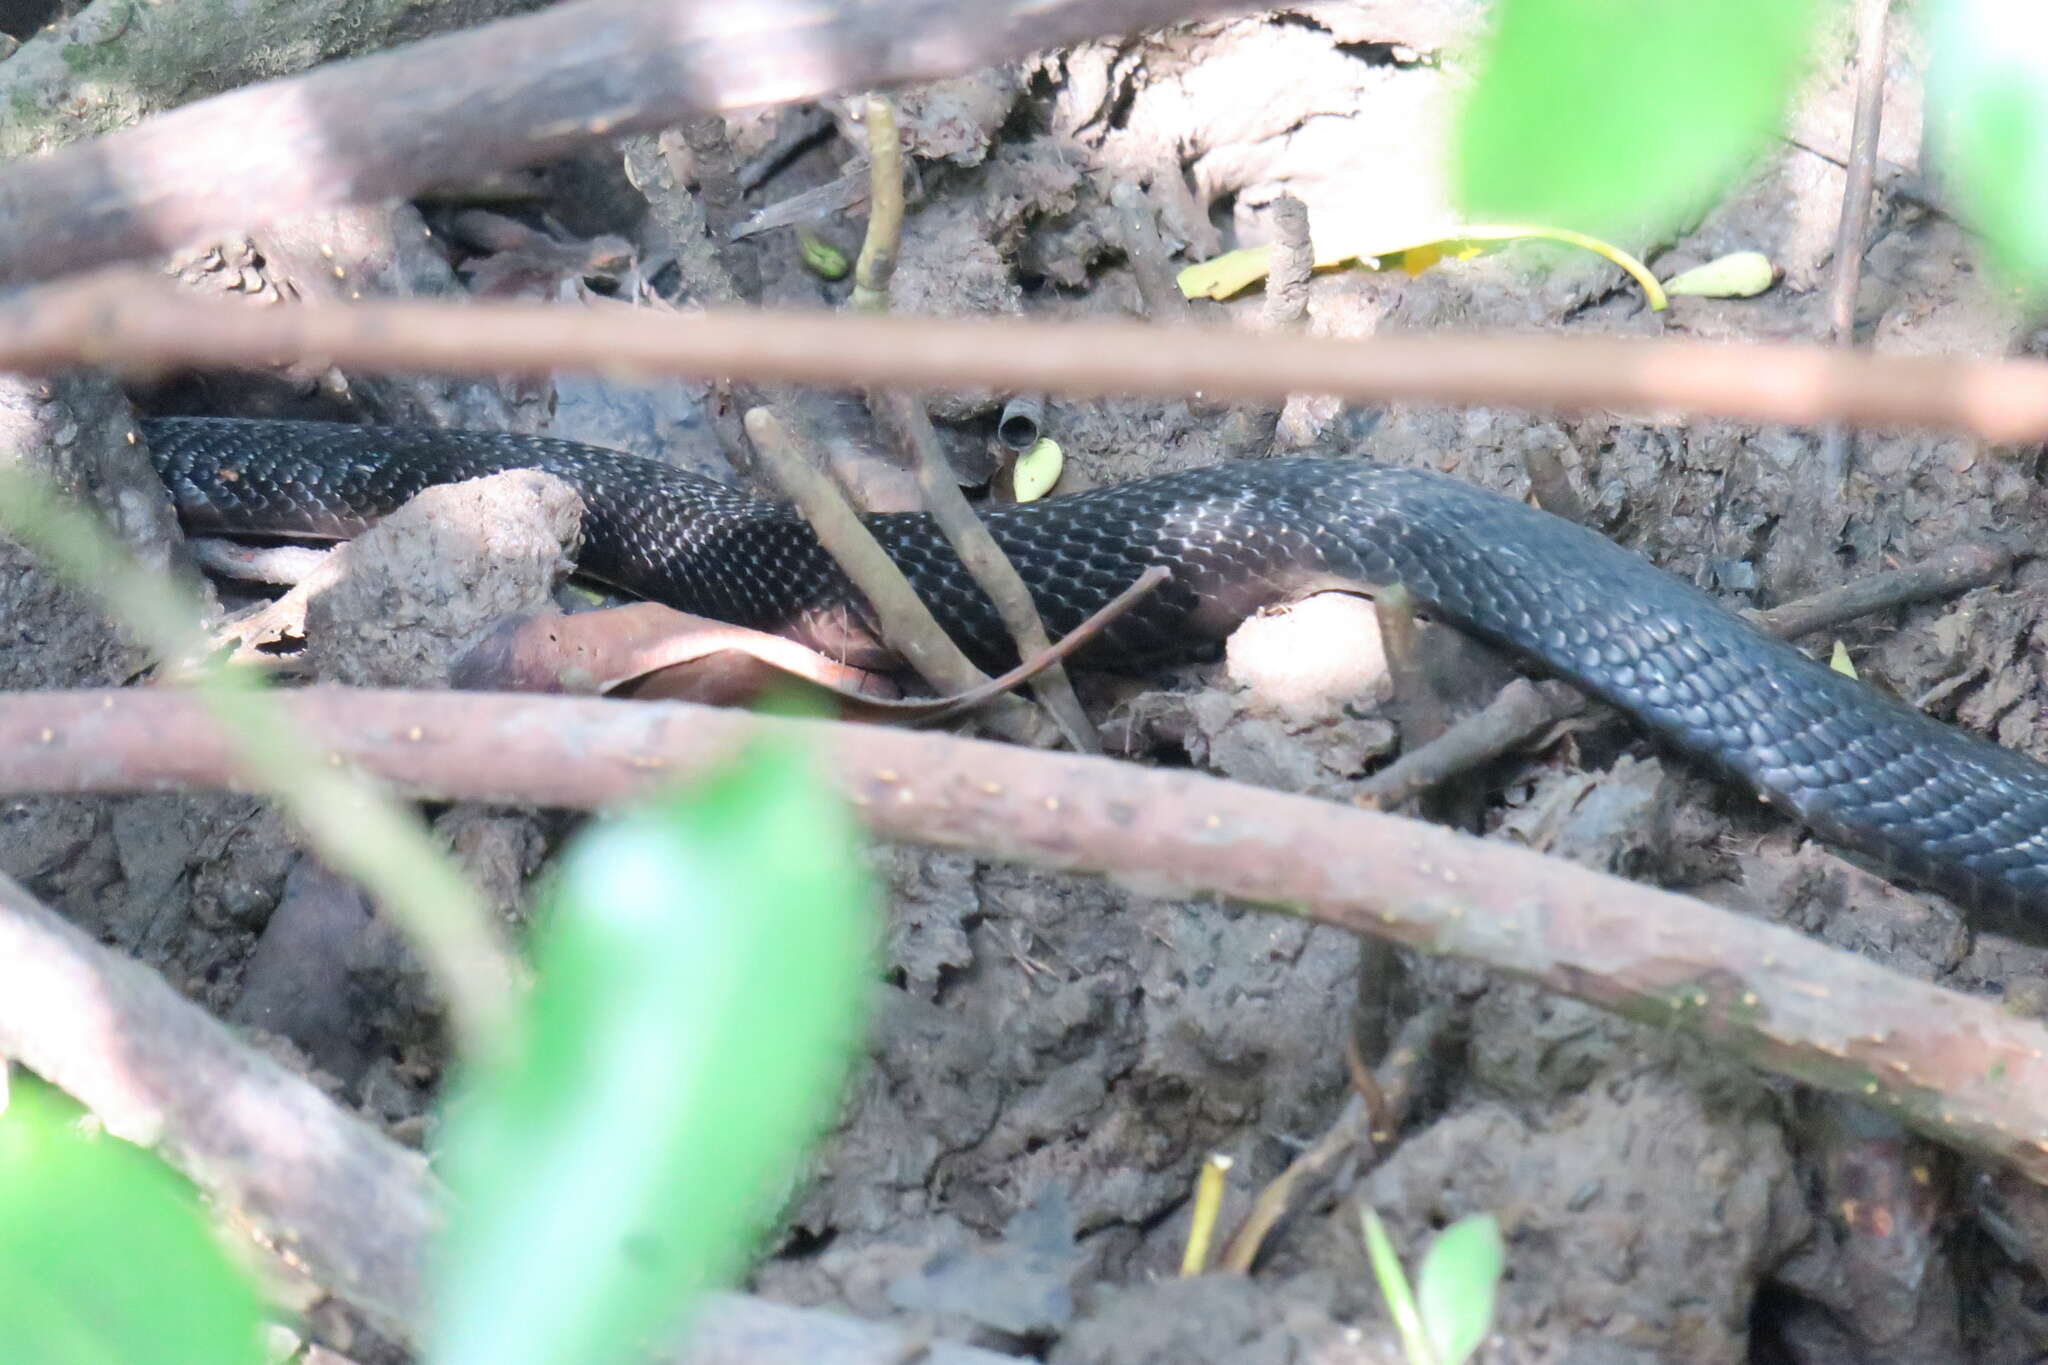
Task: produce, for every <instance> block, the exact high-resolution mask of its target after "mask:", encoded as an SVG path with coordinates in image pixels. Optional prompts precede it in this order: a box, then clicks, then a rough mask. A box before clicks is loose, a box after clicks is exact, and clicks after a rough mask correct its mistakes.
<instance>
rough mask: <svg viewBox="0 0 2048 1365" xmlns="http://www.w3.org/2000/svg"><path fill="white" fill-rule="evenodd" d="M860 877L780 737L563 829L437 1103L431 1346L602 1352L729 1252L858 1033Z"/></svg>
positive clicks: (767, 1204)
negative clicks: (513, 1011)
mask: <svg viewBox="0 0 2048 1365" xmlns="http://www.w3.org/2000/svg"><path fill="white" fill-rule="evenodd" d="M872 901H873V895H872V891H871V888H870V886H869V884H868V880H867V876H866V873H865V870H864V865H863V864H862V862H861V860H860V858H859V854H858V844H857V841H856V837H855V832H854V827H853V823H852V821H851V819H850V818H849V816H848V814H847V812H846V811H845V809H844V808H843V807H842V806H841V805H840V804H839V803H838V801H837V800H836V799H835V798H833V797H832V796H831V795H830V794H829V793H828V792H827V790H826V788H825V786H824V785H823V783H822V782H821V781H820V780H819V779H818V777H817V776H816V774H815V773H813V772H812V771H811V768H810V764H809V763H808V762H807V761H805V760H804V758H803V757H802V756H801V755H799V754H797V753H794V752H791V751H790V750H788V749H785V748H780V747H777V748H764V749H761V750H759V751H756V752H755V753H753V754H752V755H751V756H749V757H748V758H747V759H746V760H745V761H743V762H742V763H740V764H739V765H738V766H737V767H736V768H735V769H733V770H732V771H730V772H728V773H727V774H725V775H724V776H722V777H719V778H717V779H716V780H713V781H710V782H707V783H705V784H704V785H703V786H702V787H701V788H700V789H698V790H696V791H693V792H691V793H688V794H685V795H682V796H678V797H675V798H671V799H669V800H666V801H662V802H660V803H657V804H654V805H651V806H649V807H647V808H645V809H642V810H639V811H637V812H634V813H631V814H628V815H625V816H623V817H621V818H619V819H616V820H613V821H610V822H607V823H605V824H602V825H597V826H593V827H592V828H590V829H589V830H587V831H585V832H584V833H583V834H582V835H581V836H580V837H579V838H578V839H577V840H576V842H575V844H574V845H573V846H572V848H571V849H570V850H569V852H568V853H567V854H566V855H565V857H564V859H563V864H562V868H561V871H560V875H559V879H558V881H557V884H556V886H555V888H554V890H553V893H552V895H551V897H550V905H549V908H548V910H547V911H546V912H545V914H544V916H543V918H542V920H541V921H540V923H539V925H538V927H537V928H536V931H535V939H534V948H533V952H534V959H535V969H536V972H537V974H538V977H539V980H538V982H537V984H536V986H535V988H534V991H533V994H532V997H531V999H530V1001H529V1004H528V1009H527V1013H526V1016H525V1018H524V1020H523V1024H522V1034H521V1036H520V1038H519V1039H518V1040H517V1041H516V1042H515V1043H514V1045H513V1047H512V1048H511V1049H510V1050H509V1052H508V1055H507V1057H506V1059H505V1060H504V1061H503V1062H502V1063H499V1064H496V1065H493V1066H491V1067H490V1068H488V1069H487V1070H484V1071H482V1072H479V1073H478V1074H475V1075H472V1076H470V1077H468V1078H467V1079H466V1081H465V1083H464V1084H463V1085H462V1086H461V1088H460V1091H459V1098H458V1099H457V1100H456V1101H455V1102H454V1103H453V1104H452V1105H451V1107H450V1110H449V1118H448V1125H447V1136H446V1141H445V1143H444V1145H443V1166H444V1169H445V1170H446V1173H447V1176H448V1180H449V1184H450V1187H451V1190H452V1191H453V1194H454V1198H455V1206H454V1209H453V1211H452V1213H451V1217H450V1226H449V1229H448V1233H447V1236H446V1238H445V1244H444V1246H443V1248H442V1255H441V1264H440V1267H439V1279H438V1288H439V1291H440V1294H439V1298H438V1300H437V1301H436V1305H435V1333H434V1343H433V1344H434V1349H433V1350H432V1352H431V1353H430V1355H429V1359H431V1360H433V1361H435V1362H439V1365H457V1363H458V1362H460V1363H462V1365H470V1363H472V1362H473V1363H474V1365H482V1363H483V1362H489V1363H490V1365H525V1363H526V1362H534V1363H536V1365H538V1363H539V1362H547V1363H548V1365H561V1363H563V1362H579V1363H580V1362H585V1361H608V1360H615V1359H619V1358H621V1357H622V1356H627V1355H630V1354H631V1353H632V1352H633V1351H634V1350H636V1349H637V1348H638V1347H639V1346H641V1345H642V1344H643V1343H645V1342H646V1340H647V1339H648V1337H649V1335H650V1334H651V1333H654V1332H656V1331H658V1330H661V1329H663V1328H665V1327H667V1326H669V1325H671V1324H676V1323H679V1322H680V1320H681V1319H682V1318H683V1317H684V1316H685V1315H686V1311H687V1306H688V1304H689V1303H690V1301H691V1300H692V1299H693V1298H694V1297H695V1296H696V1295H697V1294H698V1293H699V1292H700V1291H702V1290H703V1289H705V1288H707V1287H710V1286H712V1285H715V1284H718V1283H722V1282H726V1281H729V1280H731V1279H732V1278H733V1277H734V1276H736V1275H737V1274H738V1273H739V1272H740V1270H741V1269H742V1268H743V1266H744V1265H745V1263H746V1260H747V1258H748V1257H749V1255H750V1254H751V1253H752V1252H753V1250H754V1246H755V1242H756V1240H757V1238H758V1237H759V1235H760V1233H761V1231H762V1230H763V1228H764V1226H765V1224H766V1223H767V1222H768V1220H769V1219H770V1218H772V1217H773V1215H774V1214H775V1212H776V1210H777V1207H778V1203H779V1201H780V1200H781V1199H782V1198H783V1197H784V1195H785V1194H786V1185H787V1182H788V1181H789V1179H790V1178H791V1176H792V1174H793V1173H794V1172H795V1170H796V1168H797V1165H798V1162H799V1160H800V1159H801V1156H802V1154H803V1152H804V1149H805V1147H806V1146H807V1144H808V1143H809V1142H810V1141H811V1140H812V1139H813V1138H814V1137H815V1136H816V1135H817V1134H818V1133H819V1131H820V1130H821V1129H822V1128H823V1126H824V1125H825V1124H826V1123H827V1122H828V1121H829V1120H830V1117H831V1115H832V1113H833V1112H834V1107H835V1104H836V1101H837V1098H838V1093H839V1086H840V1083H841V1081H842V1079H843V1077H844V1075H845V1072H846V1069H847V1066H848V1064H849V1062H850V1061H851V1060H852V1059H853V1057H854V1056H855V1054H856V1053H857V1052H858V1049H859V1045H860V1037H859V1034H860V1022H861V1006H862V1003H863V1000H864V998H865V994H866V990H867V986H868V984H869V981H870V970H869V950H870V947H871V944H872V942H873V928H872V919H871V913H870V912H871V908H872Z"/></svg>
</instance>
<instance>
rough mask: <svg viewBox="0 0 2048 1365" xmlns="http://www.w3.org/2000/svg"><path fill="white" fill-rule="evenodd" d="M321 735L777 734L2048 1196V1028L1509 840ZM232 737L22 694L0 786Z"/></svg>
mask: <svg viewBox="0 0 2048 1365" xmlns="http://www.w3.org/2000/svg"><path fill="white" fill-rule="evenodd" d="M282 704H283V705H284V706H285V707H286V708H287V709H288V710H289V713H290V715H291V718H292V720H293V721H294V722H295V725H296V729H297V732H298V733H300V734H302V735H305V736H306V737H307V738H308V741H309V742H310V743H313V744H315V745H316V746H317V747H318V748H319V750H320V751H322V752H325V753H327V754H328V755H329V756H330V757H331V758H332V759H333V760H334V761H338V762H343V763H352V764H354V765H356V766H357V767H359V768H360V769H362V770H364V771H366V772H370V773H374V774H377V775H378V776H381V777H383V778H385V779H387V780H389V781H391V782H392V783H394V784H395V785H396V786H398V787H399V788H400V789H401V790H404V791H407V792H409V793H411V794H412V795H414V796H416V797H420V798H431V799H435V800H461V801H484V802H492V803H500V804H509V805H534V806H550V807H578V808H580V807H590V806H608V805H612V804H615V803H617V802H620V801H625V800H630V799H632V798H634V797H636V796H639V795H642V794H645V793H647V792H649V791H652V790H656V789H658V788H660V787H662V786H665V785H668V784H671V783H673V782H676V781H678V780H683V779H687V778H690V777H693V776H696V775H699V774H702V773H705V772H708V771H711V770H712V769H713V768H714V767H715V765H718V764H720V763H723V762H725V761H727V760H728V759H729V757H730V756H731V755H733V754H734V753H736V752H737V751H738V750H739V749H740V748H741V747H742V746H744V745H745V744H748V743H750V742H755V741H758V740H760V739H761V738H763V737H766V736H775V737H778V738H780V739H781V740H783V741H784V742H789V743H797V744H803V745H806V746H809V747H811V748H812V749H813V751H814V752H815V753H817V754H818V756H819V759H820V761H821V764H822V765H823V768H824V770H825V771H826V772H827V773H829V774H831V775H832V777H833V779H834V780H835V782H836V783H837V785H838V788H839V790H840V791H841V792H842V793H843V794H844V796H845V797H846V799H847V800H848V801H849V802H851V803H852V805H853V808H854V810H855V811H856V813H857V814H858V815H859V816H860V818H861V819H862V820H863V821H865V822H866V824H867V825H868V827H869V828H870V829H871V830H872V831H873V832H874V833H875V834H876V835H878V836H879V837H882V838H885V839H902V840H907V841H911V842H918V843H925V844H931V845H936V846H940V847H947V848H959V849H965V850H970V851H972V852H975V853H977V854H979V855H981V856H984V857H990V858H996V859H1002V860H1009V861H1019V862H1028V863H1034V864H1038V865H1041V866H1046V867H1052V868H1058V869H1065V870H1070V871H1092V872H1097V873H1102V874H1105V875H1108V876H1110V877H1113V878H1116V879H1117V880H1118V881H1120V882H1122V883H1124V884H1127V885H1132V886H1138V887H1142V888H1143V889H1144V890H1145V891H1146V893H1147V894H1149V895H1155V896H1177V897H1193V896H1203V895H1220V896H1229V897H1235V898H1237V899H1240V900H1244V901H1247V902H1250V903H1253V904H1256V905H1263V906H1270V907H1275V908H1285V909H1287V910H1290V911H1292V912H1295V913H1300V914H1303V915H1306V916H1308V917H1310V918H1312V919H1316V920H1320V921H1322V922H1325V923H1329V924H1335V925H1338V926H1340V927H1343V928H1345V929H1349V930H1351V931H1353V932H1355V933H1364V934H1371V935H1375V936H1377V937H1381V938H1386V939H1389V940H1392V941H1395V942H1398V943H1402V944H1405V945H1407V946H1409V947H1411V948H1418V949H1421V950H1424V951H1428V952H1433V953H1441V954H1445V955H1448V956H1453V957H1458V958H1462V959H1465V960H1468V961H1472V962H1478V963H1482V964H1484V965H1486V966H1488V967H1491V968H1493V969H1495V970H1498V971H1501V972H1505V973H1507V974H1508V975H1510V976H1512V977H1517V978H1520V979H1523V980H1528V981H1531V982H1534V983H1536V984H1538V985H1541V986H1543V987H1546V988H1547V989H1550V990H1554V991H1558V992H1561V993H1563V994H1565V995H1570V996H1573V997H1575V998H1577V999H1581V1000H1585V1001H1588V1002H1590V1003H1592V1004H1596V1005H1599V1006H1601V1007H1603V1008H1606V1009H1611V1010H1614V1011H1616V1012H1618V1013H1621V1014H1623V1015H1626V1016H1627V1017H1630V1018H1633V1019H1638V1020H1644V1021H1648V1022H1652V1023H1655V1024H1658V1025H1659V1026H1662V1027H1670V1028H1678V1029H1683V1030H1686V1031H1688V1032H1691V1033H1694V1034H1696V1035H1698V1036H1699V1037H1701V1038H1704V1039H1706V1040H1709V1041H1711V1042H1712V1043H1714V1044H1716V1045H1717V1046H1719V1047H1722V1048H1724V1049H1727V1050H1728V1051H1730V1052H1733V1053H1735V1054H1737V1055H1739V1056H1742V1057H1745V1058H1747V1059H1749V1060H1750V1061H1752V1062H1755V1063H1756V1064H1758V1065H1760V1066H1763V1067H1766V1068H1768V1069H1770V1070H1772V1071H1774V1072H1777V1073H1779V1074H1781V1075H1784V1076H1787V1077H1790V1078H1791V1079H1793V1080H1796V1081H1801V1082H1804V1083H1806V1084H1809V1085H1814V1086H1817V1087H1819V1088H1821V1089H1824V1090H1830V1091H1834V1092H1836V1093H1840V1094H1848V1095H1853V1096H1857V1097H1859V1098H1861V1099H1862V1100H1863V1101H1864V1102H1866V1103H1869V1104H1872V1105H1876V1106H1878V1107H1879V1108H1881V1109H1883V1110H1884V1111H1885V1112H1888V1113H1890V1114H1892V1115H1894V1116H1895V1117H1897V1118H1898V1119H1899V1121H1901V1122H1904V1123H1907V1124H1909V1125H1911V1126H1913V1127H1915V1128H1918V1129H1920V1130H1921V1131H1923V1132H1925V1133H1927V1134H1928V1135H1929V1136H1931V1137H1933V1138H1935V1139H1936V1140H1938V1141H1942V1142H1946V1143H1949V1144H1951V1145H1953V1146H1957V1147H1961V1148H1964V1149H1966V1150H1969V1151H1972V1152H1975V1153H1978V1154H1980V1155H1982V1156H1984V1157H1986V1158H1989V1159H1992V1160H1996V1161H2002V1162H2008V1163H2010V1164H2012V1165H2013V1166H2015V1167H2016V1168H2018V1169H2020V1170H2022V1171H2025V1172H2026V1173H2028V1174H2029V1175H2030V1176H2031V1177H2032V1178H2033V1179H2035V1180H2038V1181H2042V1182H2044V1183H2048V1029H2044V1028H2043V1027H2042V1026H2041V1025H2039V1024H2037V1023H2035V1022H2033V1021H2031V1020H2027V1019H2021V1018H2018V1017H2015V1016H2013V1015H2012V1014H2011V1013H2010V1012H2009V1011H2007V1010H2005V1009H2004V1008H2003V1007H2002V1006H2001V1005H2000V1004H1999V1003H1998V1002H1997V1001H1993V1000H1985V999H1978V998H1975V997H1971V996H1967V995H1963V994H1960V993H1958V992H1954V991H1949V990H1944V989H1942V988H1941V987H1939V986H1935V985H1932V984H1930V983H1927V982H1924V981H1918V980H1915V979H1913V978H1911V977H1908V976H1906V975H1905V974H1903V973H1901V972H1898V971H1895V970H1893V969H1891V968H1888V967H1885V966H1882V965H1880V964H1878V963H1875V962H1871V961H1868V960H1866V959H1863V958H1861V957H1858V956H1856V955H1855V954H1853V953H1848V952H1844V951H1842V950H1840V949H1837V948H1833V947H1830V946H1828V945H1826V944H1823V943H1820V942H1817V941H1815V940H1813V939H1810V938H1808V937H1806V936H1805V935H1803V934H1800V933H1797V932H1795V931H1793V930H1791V929H1787V928H1784V927H1781V926H1778V925H1774V924H1768V923H1764V922H1761V921H1758V920H1755V919H1751V918H1747V917H1744V916H1741V915H1737V914H1734V913H1732V912H1730V911H1726V910H1722V909H1719V908H1717V907H1715V906H1711V905H1707V904H1705V903H1704V902H1701V901H1696V900H1693V899H1691V898H1689V897H1686V896H1680V895H1674V894H1672V893H1670V892H1665V891H1659V890H1656V889H1654V888H1651V887H1645V886H1637V885H1633V884H1631V883H1629V882H1625V881H1622V880H1620V879H1619V878H1615V877H1610V876H1606V875H1603V874H1601V873H1598V872H1593V871H1591V870H1589V869H1586V868H1582V867H1578V866H1575V865H1572V864H1570V863H1566V862H1563V861H1561V860H1558V859H1553V858H1548V857H1545V856H1543V855H1541V854H1538V853H1533V852H1531V851H1529V850H1527V849H1521V848H1516V847H1513V846H1511V845H1508V844H1505V843H1502V842H1500V841H1497V840H1480V839H1474V838H1472V837H1470V836H1467V835H1462V834H1458V833H1456V832H1453V831H1451V830H1446V829H1440V828H1436V827H1433V826H1430V825H1426V824H1422V823H1420V822H1417V821H1412V820H1404V819H1401V818H1399V817H1397V816H1390V815H1381V814H1378V813H1376V812H1370V811H1361V810H1353V809H1349V808H1346V807H1343V806H1338V805H1335V804H1333V803H1331V802H1327V801H1318V800H1315V799H1312V798H1309V797H1301V796H1291V795H1286V794H1283V793H1279V792H1272V791H1264V790H1260V789H1257V788H1253V787H1248V786H1244V785H1241V784H1239V783H1234V782H1228V781H1224V780H1222V779H1220V778H1213V777H1207V776H1203V775H1200V774H1195V773H1187V772H1170V771H1164V770H1156V769H1146V768H1140V767H1138V766H1136V765H1134V764H1129V763H1119V762H1116V761H1114V760H1111V759H1106V758H1096V757H1092V756H1088V755H1077V754H1064V753H1060V754H1049V753H1043V752H1038V751H1034V750H1030V749H1024V748H1020V747H1018V746H1015V745H1003V744H994V743H988V742H984V741H978V740H968V739H960V738H956V737H953V736H950V735H939V734H930V733H919V732H908V731H901V730H887V729H881V728H878V727H874V726H853V725H841V724H835V723H831V722H821V721H800V720H786V719H780V718H774V717H766V716H749V715H740V714H735V713H732V712H726V711H719V710H715V709H711V708H706V707H699V706H692V705H688V704H686V703H680V702H657V703H628V702H611V701H601V700H591V699H585V698H574V697H526V696H507V695H488V694H482V695H477V694H472V695H463V696H453V695H444V694H440V693H411V692H380V691H373V690H364V689H354V688H328V687H314V688H307V689H305V690H303V691H300V692H298V693H297V694H295V695H293V696H292V697H290V698H289V699H286V700H284V701H283V703H282ZM240 781H241V779H240V777H239V776H238V768H237V765H236V763H235V761H234V750H233V747H232V744H231V742H230V740H229V737H228V736H227V735H226V734H225V733H224V732H223V730H222V728H221V727H220V726H219V725H218V724H217V723H215V722H213V721H211V720H210V719H209V718H208V717H206V716H205V715H204V714H203V713H202V712H201V710H200V709H199V708H198V706H196V705H195V704H194V703H193V702H192V701H190V700H189V699H187V698H185V697H181V696H177V695H175V694H171V693H165V692H154V691H149V690H127V691H120V690H114V691H96V692H32V693H17V694H13V695H11V696H7V697H5V698H0V793H5V794H27V793H51V792H88V791H92V792H158V791H171V790H195V789H200V790H221V789H233V788H234V787H235V786H236V785H237V783H238V782H240Z"/></svg>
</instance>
